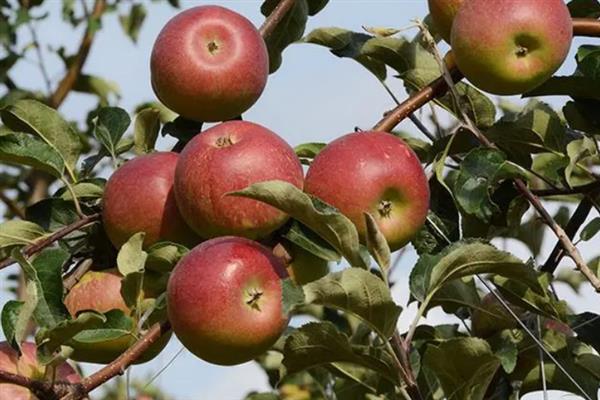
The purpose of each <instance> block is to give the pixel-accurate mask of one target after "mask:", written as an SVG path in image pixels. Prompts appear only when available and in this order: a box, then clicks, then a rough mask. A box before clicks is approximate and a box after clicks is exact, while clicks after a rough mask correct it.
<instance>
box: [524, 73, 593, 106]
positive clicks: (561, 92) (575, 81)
mask: <svg viewBox="0 0 600 400" xmlns="http://www.w3.org/2000/svg"><path fill="white" fill-rule="evenodd" d="M599 93H600V80H597V79H594V78H589V77H586V76H554V77H552V78H550V79H548V80H547V81H545V82H544V83H542V84H541V85H540V86H538V87H536V88H535V89H533V90H531V91H529V92H527V93H524V94H523V97H540V96H570V97H572V98H576V99H590V100H600V94H599Z"/></svg>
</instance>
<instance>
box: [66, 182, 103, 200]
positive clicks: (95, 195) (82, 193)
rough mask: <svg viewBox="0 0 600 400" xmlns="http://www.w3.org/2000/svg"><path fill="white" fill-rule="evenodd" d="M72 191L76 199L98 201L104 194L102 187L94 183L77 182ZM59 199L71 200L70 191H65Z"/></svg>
mask: <svg viewBox="0 0 600 400" xmlns="http://www.w3.org/2000/svg"><path fill="white" fill-rule="evenodd" d="M72 189H73V192H74V193H75V196H76V197H77V198H78V199H99V198H101V197H102V195H103V194H104V186H101V185H99V184H98V183H96V182H79V183H76V184H75V185H73V187H72ZM60 197H61V199H63V200H73V194H72V193H71V191H70V190H65V191H64V192H63V193H62V194H61V196H60Z"/></svg>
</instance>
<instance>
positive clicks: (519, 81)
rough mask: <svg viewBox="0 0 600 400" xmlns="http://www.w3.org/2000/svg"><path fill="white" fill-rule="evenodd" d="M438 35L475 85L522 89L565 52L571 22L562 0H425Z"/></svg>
mask: <svg viewBox="0 0 600 400" xmlns="http://www.w3.org/2000/svg"><path fill="white" fill-rule="evenodd" d="M428 2H429V12H430V15H431V17H432V19H433V22H434V25H435V27H436V29H437V32H438V33H439V35H440V36H441V37H442V38H443V39H444V40H445V41H446V42H448V43H449V44H450V45H451V47H452V54H453V56H454V57H453V59H454V61H455V62H456V65H457V66H458V69H459V70H460V71H461V72H462V74H463V75H464V76H465V77H466V78H467V79H468V80H469V81H470V82H471V83H473V84H474V85H475V86H477V87H478V88H480V89H482V90H485V91H486V92H489V93H492V94H498V95H514V94H522V93H525V92H528V91H530V90H533V89H535V88H536V87H538V86H539V85H540V84H542V83H544V82H545V81H546V80H547V79H548V78H550V77H551V76H552V74H554V72H556V71H557V70H558V68H559V67H560V66H561V65H562V63H563V62H564V60H565V58H566V57H567V55H568V53H569V49H570V47H571V41H572V38H573V23H572V20H571V16H570V14H569V10H568V8H567V6H566V4H565V2H564V1H563V0H502V1H500V0H496V1H489V0H428Z"/></svg>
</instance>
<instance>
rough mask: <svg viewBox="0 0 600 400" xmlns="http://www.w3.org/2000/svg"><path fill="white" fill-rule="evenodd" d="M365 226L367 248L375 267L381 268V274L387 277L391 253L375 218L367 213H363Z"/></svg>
mask: <svg viewBox="0 0 600 400" xmlns="http://www.w3.org/2000/svg"><path fill="white" fill-rule="evenodd" d="M364 215H365V225H366V227H367V248H368V249H369V253H371V256H373V259H375V261H376V262H377V265H379V267H380V268H381V272H382V273H383V274H384V275H385V276H387V273H388V270H389V269H390V265H391V258H392V255H391V251H390V246H388V243H387V241H386V240H385V236H383V233H381V231H380V230H379V227H378V226H377V222H376V221H375V218H373V216H372V215H371V214H369V213H364Z"/></svg>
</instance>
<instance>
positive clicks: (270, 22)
mask: <svg viewBox="0 0 600 400" xmlns="http://www.w3.org/2000/svg"><path fill="white" fill-rule="evenodd" d="M294 4H296V0H281V1H280V2H279V4H277V7H275V9H274V10H273V11H272V12H271V14H269V16H268V17H267V19H266V20H265V22H264V23H263V24H262V26H261V27H260V29H259V30H258V31H259V32H260V34H261V36H262V37H263V39H265V40H266V39H268V37H269V36H271V34H272V33H273V32H274V31H275V28H277V26H278V25H279V23H281V21H282V20H283V18H285V16H286V14H287V13H288V11H290V10H291V9H292V7H293V6H294Z"/></svg>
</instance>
